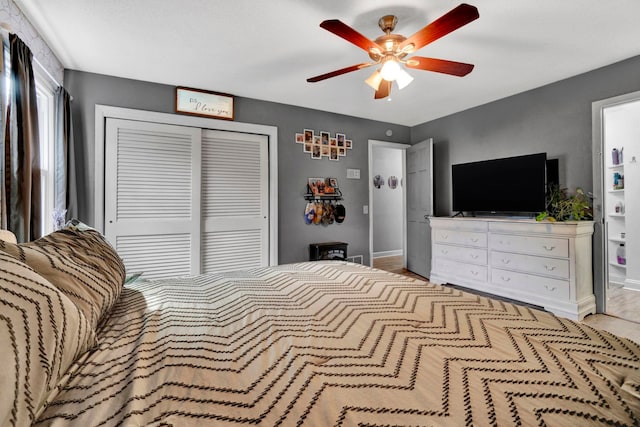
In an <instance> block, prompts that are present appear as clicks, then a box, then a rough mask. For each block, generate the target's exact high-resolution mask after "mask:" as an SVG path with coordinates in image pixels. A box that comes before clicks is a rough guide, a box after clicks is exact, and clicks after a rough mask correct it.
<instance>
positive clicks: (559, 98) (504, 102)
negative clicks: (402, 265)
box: [411, 56, 640, 216]
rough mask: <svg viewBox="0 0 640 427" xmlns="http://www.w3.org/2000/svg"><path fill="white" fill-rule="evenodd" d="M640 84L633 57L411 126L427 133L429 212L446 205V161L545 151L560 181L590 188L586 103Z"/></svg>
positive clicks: (420, 136) (447, 209)
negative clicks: (429, 147)
mask: <svg viewBox="0 0 640 427" xmlns="http://www.w3.org/2000/svg"><path fill="white" fill-rule="evenodd" d="M637 90H640V56H637V57H634V58H631V59H628V60H625V61H622V62H619V63H616V64H612V65H609V66H607V67H603V68H600V69H597V70H594V71H591V72H588V73H585V74H581V75H579V76H575V77H572V78H569V79H566V80H562V81H559V82H555V83H552V84H549V85H547V86H543V87H540V88H537V89H534V90H530V91H528V92H523V93H520V94H518V95H514V96H511V97H508V98H504V99H501V100H498V101H495V102H492V103H489V104H485V105H482V106H479V107H476V108H473V109H469V110H466V111H463V112H460V113H456V114H453V115H450V116H447V117H443V118H440V119H437V120H433V121H430V122H427V123H423V124H421V125H418V126H414V127H413V128H412V129H411V143H412V144H415V143H418V142H420V141H422V140H424V139H426V138H429V137H432V138H433V139H434V165H435V171H434V181H435V182H434V189H435V190H434V191H435V214H436V215H439V216H443V215H450V214H451V213H452V212H451V165H452V164H456V163H464V162H469V161H476V160H486V159H492V158H497V157H510V156H517V155H523V154H531V153H538V152H546V153H547V155H548V157H550V158H557V159H559V165H560V184H561V185H564V186H566V187H567V188H569V189H570V190H571V191H574V190H575V188H576V187H582V188H583V189H585V190H587V191H591V190H592V189H593V179H592V178H593V177H592V145H591V140H592V134H591V131H592V129H591V103H592V102H594V101H597V100H601V99H605V98H610V97H613V96H617V95H621V94H625V93H629V92H634V91H637Z"/></svg>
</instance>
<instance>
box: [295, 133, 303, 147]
mask: <svg viewBox="0 0 640 427" xmlns="http://www.w3.org/2000/svg"><path fill="white" fill-rule="evenodd" d="M296 144H304V134H303V133H296Z"/></svg>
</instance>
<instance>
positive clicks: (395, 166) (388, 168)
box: [371, 147, 404, 255]
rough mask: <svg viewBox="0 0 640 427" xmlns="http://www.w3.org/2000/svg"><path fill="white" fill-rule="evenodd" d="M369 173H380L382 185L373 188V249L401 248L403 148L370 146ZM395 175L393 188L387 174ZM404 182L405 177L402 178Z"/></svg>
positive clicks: (390, 249)
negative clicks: (396, 183) (382, 180)
mask: <svg viewBox="0 0 640 427" xmlns="http://www.w3.org/2000/svg"><path fill="white" fill-rule="evenodd" d="M372 151H373V153H372V154H371V160H372V161H371V163H372V169H373V171H372V175H374V176H375V175H381V176H382V177H383V178H384V185H383V186H381V187H380V188H374V189H373V198H372V209H371V216H372V220H373V252H374V255H375V254H376V253H377V252H389V251H402V242H403V241H404V239H403V236H402V187H400V179H401V178H402V153H403V151H402V150H396V149H393V148H388V147H373V150H372ZM392 175H393V176H395V177H396V178H398V186H397V187H396V188H395V189H392V188H391V187H389V177H390V176H392ZM403 183H404V181H403Z"/></svg>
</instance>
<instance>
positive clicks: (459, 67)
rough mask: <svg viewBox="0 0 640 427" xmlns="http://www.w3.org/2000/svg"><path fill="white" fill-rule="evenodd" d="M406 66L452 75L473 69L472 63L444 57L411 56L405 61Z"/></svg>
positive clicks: (459, 75)
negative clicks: (448, 59) (449, 59)
mask: <svg viewBox="0 0 640 427" xmlns="http://www.w3.org/2000/svg"><path fill="white" fill-rule="evenodd" d="M405 65H406V66H407V68H414V69H416V70H425V71H435V72H436V73H443V74H451V75H452V76H458V77H462V76H466V75H467V74H469V73H470V72H471V70H473V64H465V63H464V62H456V61H447V60H446V59H436V58H425V57H422V56H412V57H411V58H409V59H408V60H407V62H406V63H405Z"/></svg>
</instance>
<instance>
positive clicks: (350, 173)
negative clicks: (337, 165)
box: [347, 169, 360, 179]
mask: <svg viewBox="0 0 640 427" xmlns="http://www.w3.org/2000/svg"><path fill="white" fill-rule="evenodd" d="M347 179H360V169H347Z"/></svg>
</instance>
